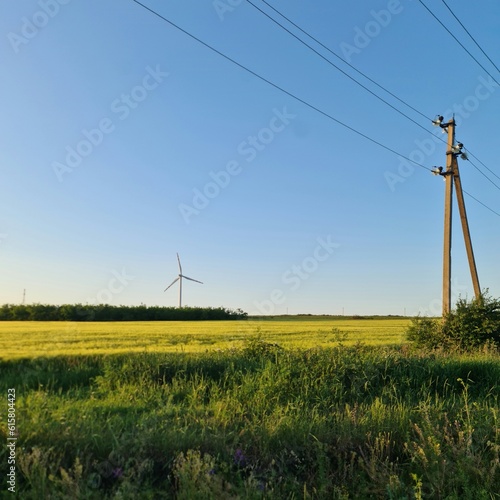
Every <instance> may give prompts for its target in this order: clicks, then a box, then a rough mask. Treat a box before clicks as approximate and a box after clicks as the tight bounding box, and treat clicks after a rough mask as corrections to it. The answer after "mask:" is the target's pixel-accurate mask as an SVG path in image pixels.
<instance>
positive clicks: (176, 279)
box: [163, 276, 180, 292]
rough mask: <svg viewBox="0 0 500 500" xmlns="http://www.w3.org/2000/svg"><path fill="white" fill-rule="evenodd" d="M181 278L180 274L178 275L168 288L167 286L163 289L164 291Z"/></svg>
mask: <svg viewBox="0 0 500 500" xmlns="http://www.w3.org/2000/svg"><path fill="white" fill-rule="evenodd" d="M179 278H180V276H177V278H175V280H174V281H172V283H170V285H168V286H167V288H165V290H163V291H164V292H166V291H167V290H168V289H169V288H170V287H171V286H172V285H173V284H174V283H176V282H177V281H179Z"/></svg>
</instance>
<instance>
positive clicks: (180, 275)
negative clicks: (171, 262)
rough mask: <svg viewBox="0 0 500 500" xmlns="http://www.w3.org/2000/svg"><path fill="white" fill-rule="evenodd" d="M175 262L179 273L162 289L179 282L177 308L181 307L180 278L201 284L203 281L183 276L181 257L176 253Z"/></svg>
mask: <svg viewBox="0 0 500 500" xmlns="http://www.w3.org/2000/svg"><path fill="white" fill-rule="evenodd" d="M177 262H178V263H179V275H178V276H177V278H175V280H174V281H172V283H170V285H168V286H167V288H165V290H164V291H165V292H166V291H167V290H168V289H169V288H170V287H171V286H172V285H174V284H175V283H177V282H179V308H181V307H182V278H185V279H187V280H189V281H195V282H196V283H201V284H202V285H203V283H202V282H201V281H198V280H195V279H193V278H189V277H188V276H184V275H183V274H182V266H181V259H180V258H179V254H177Z"/></svg>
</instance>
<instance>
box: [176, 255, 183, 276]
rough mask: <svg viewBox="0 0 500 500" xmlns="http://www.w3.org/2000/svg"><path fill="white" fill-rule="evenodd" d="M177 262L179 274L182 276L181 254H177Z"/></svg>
mask: <svg viewBox="0 0 500 500" xmlns="http://www.w3.org/2000/svg"><path fill="white" fill-rule="evenodd" d="M177 262H178V263H179V273H180V274H182V267H181V259H180V258H179V254H177Z"/></svg>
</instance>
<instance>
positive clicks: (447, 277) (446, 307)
mask: <svg viewBox="0 0 500 500" xmlns="http://www.w3.org/2000/svg"><path fill="white" fill-rule="evenodd" d="M447 127H448V149H447V152H446V171H445V172H444V176H445V177H444V180H445V182H446V187H445V195H444V246H443V317H444V316H446V315H447V314H448V313H449V312H450V308H451V220H452V201H453V177H454V168H453V167H454V164H455V158H454V156H453V154H452V153H451V148H452V147H453V143H454V142H455V119H454V118H452V119H451V120H450V121H449V122H448V125H447Z"/></svg>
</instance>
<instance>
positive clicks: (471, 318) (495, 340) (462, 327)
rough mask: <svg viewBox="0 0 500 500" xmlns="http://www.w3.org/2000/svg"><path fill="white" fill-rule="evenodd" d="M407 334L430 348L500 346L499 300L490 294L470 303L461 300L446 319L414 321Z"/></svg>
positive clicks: (409, 338) (415, 341) (418, 318)
mask: <svg viewBox="0 0 500 500" xmlns="http://www.w3.org/2000/svg"><path fill="white" fill-rule="evenodd" d="M406 334H407V338H408V340H410V341H411V342H414V343H415V345H417V346H418V347H427V348H429V349H436V348H439V347H440V348H450V347H454V348H458V349H463V350H470V349H475V348H478V347H483V346H494V347H499V346H500V300H498V299H493V298H491V297H489V296H488V295H487V294H483V295H481V296H480V297H478V298H475V299H472V300H471V301H470V302H468V301H467V300H466V299H462V298H460V299H458V301H457V304H456V308H455V309H454V310H452V311H450V312H449V313H448V314H447V315H446V316H445V317H444V319H436V318H422V317H417V318H414V319H413V321H412V323H411V325H410V326H409V327H408V329H407V331H406Z"/></svg>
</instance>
